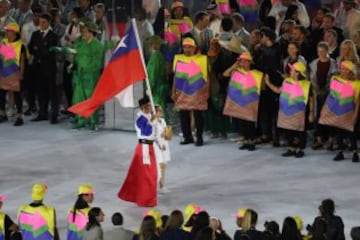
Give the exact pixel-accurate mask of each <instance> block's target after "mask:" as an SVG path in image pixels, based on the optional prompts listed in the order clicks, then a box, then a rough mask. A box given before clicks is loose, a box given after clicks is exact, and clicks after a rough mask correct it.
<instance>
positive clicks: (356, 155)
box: [352, 153, 359, 162]
mask: <svg viewBox="0 0 360 240" xmlns="http://www.w3.org/2000/svg"><path fill="white" fill-rule="evenodd" d="M352 162H359V155H358V154H357V153H354V154H353V156H352Z"/></svg>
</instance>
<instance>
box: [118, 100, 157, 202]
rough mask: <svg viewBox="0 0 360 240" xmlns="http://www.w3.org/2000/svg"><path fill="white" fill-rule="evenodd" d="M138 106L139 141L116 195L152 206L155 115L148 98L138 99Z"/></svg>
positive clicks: (155, 198)
mask: <svg viewBox="0 0 360 240" xmlns="http://www.w3.org/2000/svg"><path fill="white" fill-rule="evenodd" d="M139 106H140V109H141V111H140V112H139V113H138V115H137V118H136V121H135V129H136V133H137V137H138V139H139V140H138V141H139V142H138V144H137V145H136V148H135V153H134V156H133V159H132V162H131V165H130V168H129V171H128V173H127V176H126V179H125V181H124V183H123V185H122V187H121V189H120V191H119V192H118V197H119V198H120V199H122V200H125V201H129V202H133V203H136V204H137V205H138V206H140V207H154V206H156V205H157V185H158V172H157V171H158V169H157V162H156V159H155V152H154V146H153V144H155V143H154V140H155V133H156V132H155V117H154V116H152V114H151V105H150V100H149V98H147V97H145V98H143V99H140V100H139Z"/></svg>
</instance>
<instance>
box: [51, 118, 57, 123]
mask: <svg viewBox="0 0 360 240" xmlns="http://www.w3.org/2000/svg"><path fill="white" fill-rule="evenodd" d="M57 123H58V120H57V117H52V118H51V119H50V124H57Z"/></svg>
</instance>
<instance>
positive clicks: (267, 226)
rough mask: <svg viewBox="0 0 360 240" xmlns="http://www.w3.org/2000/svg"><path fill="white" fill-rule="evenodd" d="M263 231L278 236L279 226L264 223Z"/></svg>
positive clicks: (272, 222)
mask: <svg viewBox="0 0 360 240" xmlns="http://www.w3.org/2000/svg"><path fill="white" fill-rule="evenodd" d="M264 227H265V231H267V232H270V233H272V234H279V233H280V227H279V224H278V223H277V222H275V221H270V222H268V221H266V222H265V223H264Z"/></svg>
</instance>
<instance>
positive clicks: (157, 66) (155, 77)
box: [147, 36, 169, 121]
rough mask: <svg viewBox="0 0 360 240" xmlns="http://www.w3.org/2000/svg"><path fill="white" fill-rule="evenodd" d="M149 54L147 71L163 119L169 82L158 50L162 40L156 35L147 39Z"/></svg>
mask: <svg viewBox="0 0 360 240" xmlns="http://www.w3.org/2000/svg"><path fill="white" fill-rule="evenodd" d="M149 42H150V46H151V55H150V59H149V62H148V64H147V72H148V77H149V82H150V87H151V92H152V94H153V99H154V103H155V104H158V105H160V106H161V108H162V109H163V111H164V118H165V121H168V119H169V116H168V113H167V111H166V102H167V98H168V96H169V83H168V81H167V78H166V68H165V57H164V55H163V54H162V52H161V51H160V46H161V44H162V43H163V40H162V39H161V38H160V37H158V36H153V37H151V38H150V39H149Z"/></svg>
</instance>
